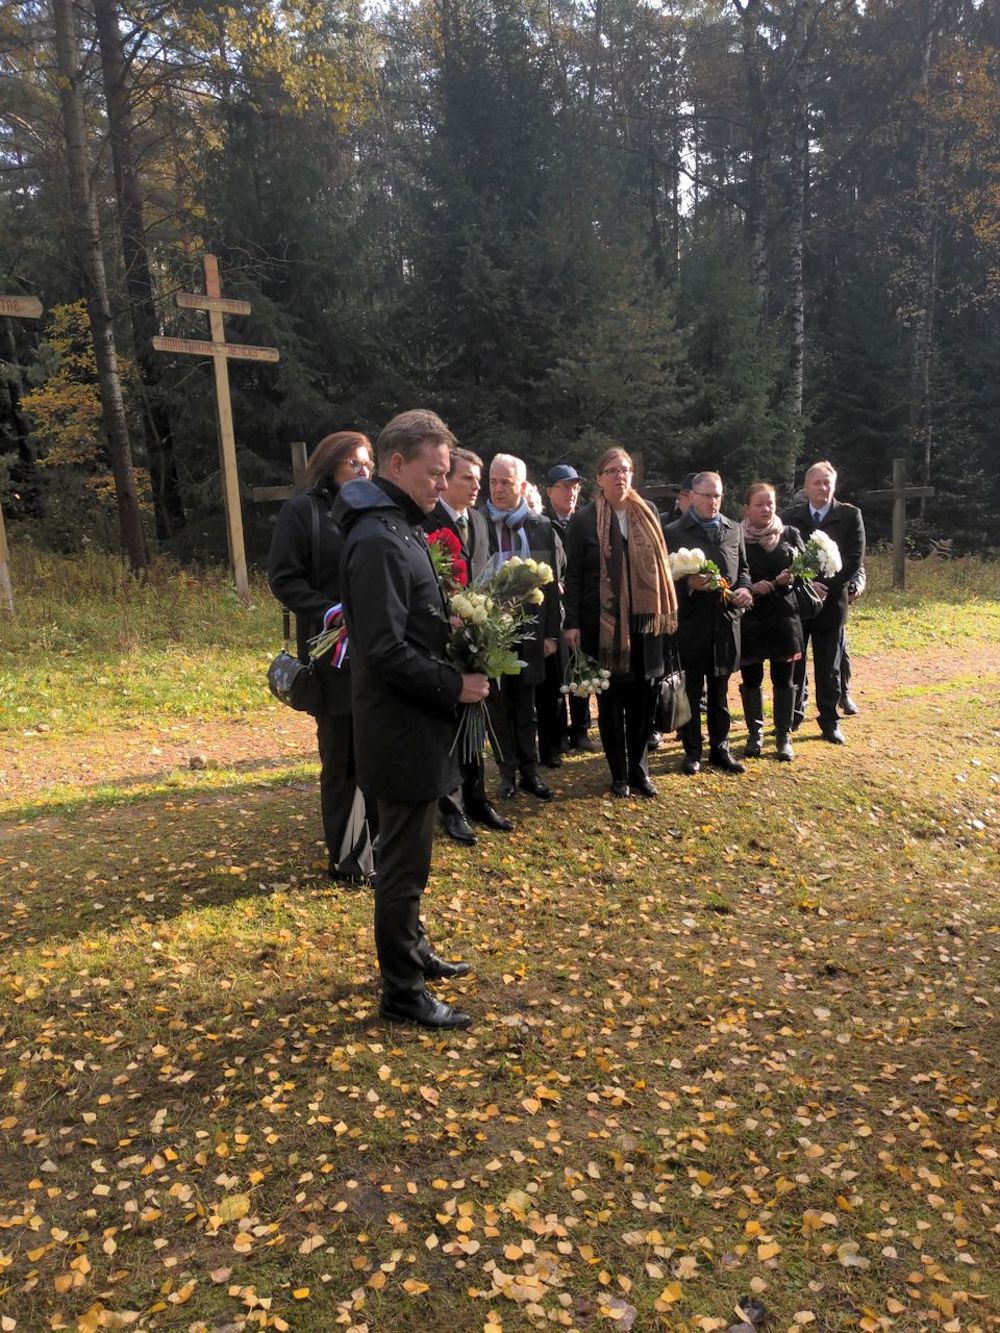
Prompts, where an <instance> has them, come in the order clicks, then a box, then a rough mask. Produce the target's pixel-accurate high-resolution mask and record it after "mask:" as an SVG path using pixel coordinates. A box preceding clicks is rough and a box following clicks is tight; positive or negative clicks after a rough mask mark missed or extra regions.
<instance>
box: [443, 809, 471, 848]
mask: <svg viewBox="0 0 1000 1333" xmlns="http://www.w3.org/2000/svg"><path fill="white" fill-rule="evenodd" d="M441 823H442V825H443V826H444V831H445V833H447V835H448V837H449V838H454V839H455V841H456V842H462V843H465V845H466V846H467V847H472V846H474V845H475V842H476V835H475V834H474V833H473V831H472V829H471V828H470V827H469V821H468V820H467V819H466V817H465V815H463V814H462V812H461V810H450V811H449V812H448V814H446V815H442V816H441Z"/></svg>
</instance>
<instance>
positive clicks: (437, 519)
mask: <svg viewBox="0 0 1000 1333" xmlns="http://www.w3.org/2000/svg"><path fill="white" fill-rule="evenodd" d="M482 475H483V460H482V459H481V458H480V457H479V455H478V454H474V453H473V452H472V450H471V449H460V448H458V447H457V446H456V447H455V448H453V449H452V451H451V468H450V470H449V472H448V478H447V486H446V487H445V491H444V494H443V495H442V496H441V498H440V499H439V500H438V502H437V504H436V505H435V506H434V508H433V509H432V510H431V512H430V513H429V514H428V515H427V518H426V519H425V520H424V527H425V528H426V529H427V532H428V533H432V532H436V531H437V530H438V529H439V528H447V529H448V530H449V531H450V532H453V533H454V534H455V536H456V537H457V538H458V540H459V541H460V542H461V544H462V558H463V559H464V560H465V562H466V566H467V569H468V575H469V583H470V584H472V583H475V581H476V580H477V579H478V578H479V576H480V575H481V574H482V573H483V572H484V570H485V569H486V566H487V565H488V564H489V562H490V534H489V530H488V528H487V525H486V519H485V518H484V517H483V515H482V514H481V513H480V511H479V510H478V509H476V508H474V505H475V503H476V500H477V498H478V496H479V488H480V484H481V481H482ZM459 768H460V771H461V774H462V791H461V799H459V793H458V792H457V791H454V792H449V793H448V795H447V796H442V797H441V800H440V801H439V802H438V809H439V810H440V812H441V823H442V824H443V826H444V831H445V832H446V833H447V834H448V836H449V838H454V840H455V841H456V842H462V843H466V844H467V845H469V846H472V845H474V843H475V841H476V835H475V833H473V831H472V829H471V827H470V826H469V820H470V819H471V820H474V821H475V822H476V823H477V824H483V825H484V826H485V827H486V828H491V829H498V830H499V831H501V832H504V833H509V832H510V830H511V829H512V828H513V827H514V825H513V824H512V823H511V822H510V820H509V819H505V818H504V816H503V815H501V814H500V812H499V811H498V810H496V809H495V808H494V806H493V805H492V804H491V803H490V801H489V799H488V798H487V795H486V767H485V764H484V763H483V756H482V755H479V757H478V758H477V759H473V760H471V761H470V762H468V763H464V762H463V763H461V764H460V765H459Z"/></svg>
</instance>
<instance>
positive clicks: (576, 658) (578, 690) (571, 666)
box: [559, 648, 611, 699]
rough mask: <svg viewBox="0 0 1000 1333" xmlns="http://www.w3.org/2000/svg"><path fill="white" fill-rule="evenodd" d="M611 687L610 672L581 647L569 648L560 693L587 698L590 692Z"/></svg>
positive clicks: (593, 692)
mask: <svg viewBox="0 0 1000 1333" xmlns="http://www.w3.org/2000/svg"><path fill="white" fill-rule="evenodd" d="M610 688H611V672H610V671H608V670H606V669H605V668H604V667H602V666H598V664H597V663H596V662H595V661H594V659H593V658H592V657H588V656H587V654H586V653H585V652H584V651H583V650H582V649H581V648H571V649H570V653H569V662H568V663H567V666H566V679H565V682H564V684H562V685H560V686H559V690H560V692H561V693H562V694H575V695H576V696H577V698H579V699H589V698H590V696H591V695H592V694H600V693H601V691H602V690H607V689H610Z"/></svg>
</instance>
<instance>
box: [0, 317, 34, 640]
mask: <svg viewBox="0 0 1000 1333" xmlns="http://www.w3.org/2000/svg"><path fill="white" fill-rule="evenodd" d="M0 315H4V316H7V317H9V318H11V319H41V317H42V303H41V301H40V300H39V299H38V297H37V296H0ZM0 601H2V603H3V605H4V606H5V607H6V609H7V612H8V614H9V615H13V614H14V585H13V584H12V583H11V581H10V551H9V550H8V549H7V529H6V527H5V526H4V521H3V507H2V506H0Z"/></svg>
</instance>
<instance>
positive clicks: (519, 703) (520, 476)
mask: <svg viewBox="0 0 1000 1333" xmlns="http://www.w3.org/2000/svg"><path fill="white" fill-rule="evenodd" d="M527 484H528V472H527V468H526V467H525V465H524V460H523V459H520V458H515V457H514V456H513V455H512V454H497V455H496V457H495V458H494V459H493V462H492V463H491V464H490V498H489V501H488V503H487V505H486V520H487V525H488V527H489V534H490V552H491V554H492V555H493V556H494V558H495V559H497V560H499V561H503V560H508V559H509V558H510V557H511V556H512V555H516V556H520V557H521V558H522V559H532V560H539V561H544V562H545V563H546V564H548V565H549V566H551V568H552V570H553V574H554V573H555V571H556V569H557V566H558V558H557V555H556V538H555V535H554V534H553V531H552V524H551V523H550V522H549V520H548V519H547V518H544V517H543V516H542V515H541V514H533V513H531V511H530V510H529V509H528V506H527V503H526V501H525V498H524V497H525V489H526V487H527ZM543 591H544V598H545V600H544V601H543V603H542V605H541V607H540V608H539V612H538V616H537V618H536V622H535V625H534V626H533V627H532V631H531V637H530V638H525V639H522V640H521V642H520V644H519V645H518V650H517V651H518V656H519V657H520V658H521V660H522V661H523V662H524V663H525V665H524V667H523V668H522V670H521V673H520V675H517V676H501V678H500V679H499V680H495V681H493V682H492V684H491V686H490V699H489V708H490V722H491V724H492V727H493V731H494V734H495V735H496V738H497V740H498V742H499V744H500V754H499V755H497V756H496V759H497V763H498V765H499V767H500V798H501V800H509V799H510V797H512V796H513V795H514V793H515V792H516V790H517V788H518V785H520V787H521V790H522V791H526V792H529V793H530V794H531V795H532V796H535V797H537V799H538V800H540V801H550V800H551V799H552V789H551V788H550V787H547V786H546V785H545V783H544V782H543V781H542V780H541V778H540V777H539V776H538V727H537V719H536V715H535V687H536V685H538V684H540V682H541V681H542V679H543V677H544V675H545V659H546V658H547V657H551V656H552V654H553V653H555V652H556V651H557V649H558V646H559V644H558V638H559V616H560V612H559V591H558V588H557V586H556V582H555V579H554V578H553V581H552V582H551V583H549V584H548V585H547V586H546V587H545V589H544V590H543ZM519 772H520V784H519V783H518V773H519Z"/></svg>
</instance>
